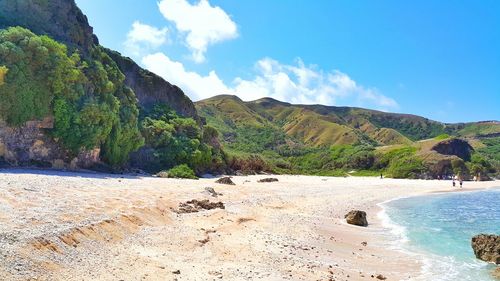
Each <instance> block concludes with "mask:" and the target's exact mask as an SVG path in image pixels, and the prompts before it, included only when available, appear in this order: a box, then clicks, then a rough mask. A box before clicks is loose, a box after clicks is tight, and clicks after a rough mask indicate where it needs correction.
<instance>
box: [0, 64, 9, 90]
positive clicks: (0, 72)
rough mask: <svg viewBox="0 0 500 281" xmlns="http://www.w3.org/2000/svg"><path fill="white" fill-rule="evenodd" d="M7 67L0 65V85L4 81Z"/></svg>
mask: <svg viewBox="0 0 500 281" xmlns="http://www.w3.org/2000/svg"><path fill="white" fill-rule="evenodd" d="M7 71H9V69H8V68H7V67H6V66H0V86H2V85H3V84H4V83H5V75H6V74H7Z"/></svg>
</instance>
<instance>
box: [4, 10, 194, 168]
mask: <svg viewBox="0 0 500 281" xmlns="http://www.w3.org/2000/svg"><path fill="white" fill-rule="evenodd" d="M11 26H20V27H23V28H27V29H29V30H31V31H32V32H34V33H35V34H38V35H48V36H49V37H51V38H53V39H55V40H56V41H58V42H61V43H64V44H65V45H66V46H68V49H69V53H71V52H73V51H75V50H77V51H78V53H80V55H81V56H82V59H90V60H91V59H95V58H92V56H94V55H93V54H94V53H95V52H96V49H99V51H100V50H101V48H100V47H99V41H98V38H97V37H96V36H95V35H94V33H93V28H92V27H91V26H90V25H89V22H88V19H87V17H86V16H85V15H84V14H83V13H82V11H81V10H80V9H79V8H78V7H77V5H76V3H75V1H74V0H0V29H4V28H8V27H11ZM102 49H104V48H102ZM104 51H105V52H106V53H107V54H108V55H109V56H110V57H111V58H112V59H113V60H114V62H115V63H116V65H117V66H118V68H119V69H120V70H121V71H122V73H123V74H124V75H125V81H124V82H123V83H124V84H125V86H128V87H129V88H131V89H132V90H133V91H134V92H135V97H136V98H137V101H138V106H139V107H140V108H145V109H148V108H151V107H152V106H153V105H155V104H166V105H168V107H170V108H171V109H173V110H175V111H176V112H177V113H178V114H179V115H180V116H183V117H192V118H193V119H195V120H196V121H198V124H201V121H200V118H199V117H198V115H197V112H196V109H195V107H194V104H193V102H192V101H191V100H190V99H189V98H188V97H187V96H186V95H185V94H184V93H183V91H182V90H181V89H180V88H179V87H177V86H175V85H172V84H170V83H169V82H167V81H165V80H164V79H162V78H161V77H159V76H157V75H155V74H153V73H151V72H149V71H147V70H145V69H142V68H141V67H140V66H139V65H137V64H136V63H135V62H134V61H132V60H131V59H129V58H126V57H123V56H121V54H119V53H117V52H114V51H111V50H108V49H105V50H104ZM103 64H109V63H105V62H103ZM0 65H2V61H0ZM91 91H92V90H90V92H91ZM0 119H1V118H0ZM53 126H54V124H53V120H52V117H48V118H46V119H44V120H33V121H30V122H27V123H26V124H24V125H22V126H18V127H15V128H14V127H11V126H8V125H7V124H6V123H5V122H2V120H0V165H9V166H26V165H29V166H41V167H54V168H89V167H92V166H95V165H96V164H98V163H100V157H101V155H100V154H101V153H100V149H99V148H96V149H90V150H89V149H86V150H82V151H81V152H80V153H79V154H78V153H77V154H76V155H75V153H73V152H70V151H68V150H66V149H64V148H63V146H62V145H61V143H60V140H57V139H54V138H53V137H52V136H51V135H50V133H48V131H50V130H51V129H52V128H53Z"/></svg>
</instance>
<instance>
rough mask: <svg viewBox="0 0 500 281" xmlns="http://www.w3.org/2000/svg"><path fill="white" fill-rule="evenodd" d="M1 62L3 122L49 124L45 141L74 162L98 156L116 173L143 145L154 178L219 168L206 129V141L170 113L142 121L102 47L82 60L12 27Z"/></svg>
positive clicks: (2, 33)
mask: <svg viewBox="0 0 500 281" xmlns="http://www.w3.org/2000/svg"><path fill="white" fill-rule="evenodd" d="M0 62H1V63H2V65H4V66H2V67H1V74H2V75H1V78H2V80H1V81H2V82H3V85H2V86H1V87H0V93H1V95H0V119H3V120H5V121H6V122H7V124H8V125H10V126H12V127H18V126H21V125H23V124H24V123H26V122H27V121H31V120H41V119H43V118H45V117H48V116H51V117H53V120H54V127H53V128H52V129H50V130H49V132H48V134H50V135H51V136H53V137H54V138H56V139H58V140H59V142H60V143H61V144H62V145H63V146H64V147H65V148H67V149H68V150H69V151H71V152H72V153H73V154H75V155H76V154H77V153H78V152H80V151H82V150H88V149H93V148H96V147H97V148H101V158H102V160H104V161H105V162H106V163H108V164H109V165H110V166H112V167H114V168H119V167H121V166H123V165H124V164H126V163H127V162H128V160H129V155H130V154H131V153H132V152H134V151H136V150H138V149H139V148H140V147H142V146H143V145H146V146H148V147H150V148H152V149H153V150H152V151H153V152H152V155H153V156H152V158H153V160H152V162H151V163H149V166H150V167H151V169H150V170H151V171H158V170H162V169H168V168H171V167H173V166H176V165H178V164H182V163H185V164H188V165H189V166H191V168H193V169H196V170H197V171H203V170H205V169H209V168H210V166H211V165H212V162H213V161H215V162H223V161H224V160H223V156H222V155H221V154H220V150H219V149H214V148H213V146H211V145H208V144H206V143H205V142H204V137H205V138H206V139H207V141H208V140H210V141H211V142H212V144H213V145H214V146H216V145H217V142H218V140H216V138H217V135H216V132H213V130H211V129H210V128H208V129H207V130H206V131H207V134H209V136H204V132H203V130H202V128H201V127H200V125H199V124H198V123H197V122H196V121H195V120H194V119H192V118H183V117H180V116H178V115H177V113H176V112H175V111H173V110H171V109H170V108H169V107H168V106H167V105H165V104H161V103H159V104H157V106H155V107H154V108H153V109H152V110H148V109H143V110H142V115H141V117H139V107H138V105H137V98H136V96H135V94H134V92H133V91H132V90H131V89H130V88H129V87H127V86H125V84H124V80H125V76H124V75H123V73H122V72H121V71H120V70H119V69H118V67H117V65H116V63H115V62H114V61H113V60H112V59H111V58H110V57H109V55H108V54H107V53H106V52H105V51H104V49H103V48H101V47H100V46H95V47H93V48H92V49H91V50H90V53H89V56H86V57H84V58H81V57H80V55H79V53H78V51H75V52H72V53H71V52H69V51H68V49H67V48H66V46H65V45H64V44H62V43H58V42H56V41H54V40H53V39H51V38H50V37H48V36H45V35H42V36H38V35H35V34H34V33H32V32H31V31H29V30H27V29H24V28H21V27H11V28H8V29H5V30H0ZM7 69H8V71H7ZM214 138H215V140H214ZM217 153H218V155H215V154H217ZM215 158H216V159H215Z"/></svg>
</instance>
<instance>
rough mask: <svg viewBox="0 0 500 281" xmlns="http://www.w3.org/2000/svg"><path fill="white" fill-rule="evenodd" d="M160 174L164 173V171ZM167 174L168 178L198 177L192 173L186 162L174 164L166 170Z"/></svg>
mask: <svg viewBox="0 0 500 281" xmlns="http://www.w3.org/2000/svg"><path fill="white" fill-rule="evenodd" d="M160 173H161V172H160ZM162 174H164V172H163V173H162ZM167 176H168V177H169V178H179V179H197V178H198V177H197V176H196V175H195V174H194V171H193V170H192V169H191V168H189V166H188V165H186V164H182V165H178V166H175V167H173V168H172V169H170V170H168V171H167Z"/></svg>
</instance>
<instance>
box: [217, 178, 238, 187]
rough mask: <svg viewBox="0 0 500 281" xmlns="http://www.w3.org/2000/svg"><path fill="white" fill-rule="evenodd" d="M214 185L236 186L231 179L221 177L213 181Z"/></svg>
mask: <svg viewBox="0 0 500 281" xmlns="http://www.w3.org/2000/svg"><path fill="white" fill-rule="evenodd" d="M215 182H216V183H220V184H228V185H236V184H235V183H234V182H233V181H232V180H231V177H223V178H220V179H218V180H216V181H215Z"/></svg>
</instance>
